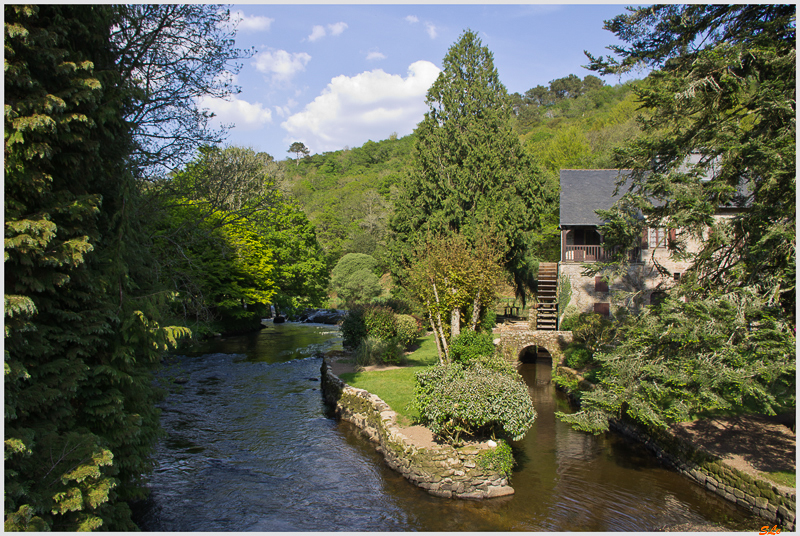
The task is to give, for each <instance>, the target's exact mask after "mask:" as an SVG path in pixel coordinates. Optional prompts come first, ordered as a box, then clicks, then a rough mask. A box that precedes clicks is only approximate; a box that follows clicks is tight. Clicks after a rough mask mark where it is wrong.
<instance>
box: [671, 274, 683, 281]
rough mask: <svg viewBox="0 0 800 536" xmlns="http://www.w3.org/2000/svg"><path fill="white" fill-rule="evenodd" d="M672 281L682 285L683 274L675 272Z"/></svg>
mask: <svg viewBox="0 0 800 536" xmlns="http://www.w3.org/2000/svg"><path fill="white" fill-rule="evenodd" d="M672 279H674V280H675V282H676V283H680V281H681V273H680V272H675V273H674V274H672Z"/></svg>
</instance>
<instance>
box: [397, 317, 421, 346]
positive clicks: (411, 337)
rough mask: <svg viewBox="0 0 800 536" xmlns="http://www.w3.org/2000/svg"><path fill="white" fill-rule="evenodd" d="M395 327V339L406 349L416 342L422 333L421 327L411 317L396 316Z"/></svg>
mask: <svg viewBox="0 0 800 536" xmlns="http://www.w3.org/2000/svg"><path fill="white" fill-rule="evenodd" d="M395 322H396V327H397V339H398V341H399V342H400V344H402V345H403V348H406V349H408V348H409V347H410V346H411V345H412V344H414V343H415V342H417V337H419V334H420V333H421V331H422V326H421V325H420V324H419V322H418V321H417V319H416V318H414V317H413V316H411V315H397V317H396V318H395Z"/></svg>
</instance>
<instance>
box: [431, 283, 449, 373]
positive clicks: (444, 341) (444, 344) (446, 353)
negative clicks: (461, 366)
mask: <svg viewBox="0 0 800 536" xmlns="http://www.w3.org/2000/svg"><path fill="white" fill-rule="evenodd" d="M433 296H434V297H435V298H436V320H437V322H438V323H439V326H438V327H439V333H438V334H437V333H436V326H435V325H434V324H433V323H432V326H433V328H434V329H433V332H434V335H436V337H437V339H439V340H441V341H442V350H443V353H444V363H449V362H450V352H449V351H448V348H447V339H446V338H445V336H444V326H443V325H442V313H441V312H440V309H439V304H440V302H439V292H438V291H437V290H436V283H433Z"/></svg>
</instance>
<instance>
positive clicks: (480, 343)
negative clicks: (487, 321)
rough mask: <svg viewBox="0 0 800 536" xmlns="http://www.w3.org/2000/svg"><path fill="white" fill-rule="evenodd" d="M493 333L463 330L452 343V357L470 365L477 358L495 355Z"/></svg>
mask: <svg viewBox="0 0 800 536" xmlns="http://www.w3.org/2000/svg"><path fill="white" fill-rule="evenodd" d="M494 351H495V348H494V343H493V342H492V334H491V333H478V332H475V331H463V332H461V335H459V336H458V337H456V338H455V339H453V341H452V342H451V343H450V359H452V360H453V362H455V363H461V364H463V365H470V364H472V363H473V362H474V361H476V360H477V358H479V357H481V356H483V357H488V356H491V355H494Z"/></svg>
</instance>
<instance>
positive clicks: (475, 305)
mask: <svg viewBox="0 0 800 536" xmlns="http://www.w3.org/2000/svg"><path fill="white" fill-rule="evenodd" d="M480 314H481V291H480V290H479V291H478V295H477V296H475V299H474V300H473V302H472V319H471V320H470V323H469V329H470V331H475V329H476V328H477V327H478V317H479V316H480Z"/></svg>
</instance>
